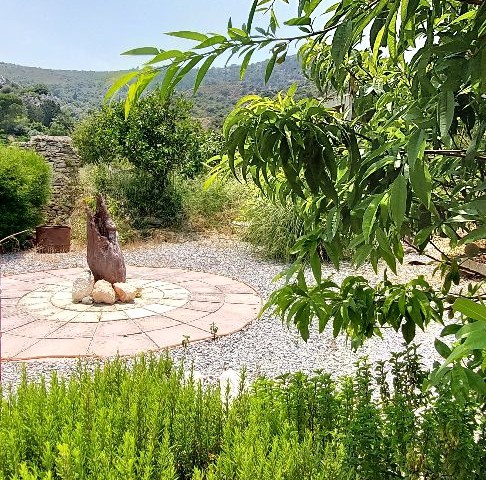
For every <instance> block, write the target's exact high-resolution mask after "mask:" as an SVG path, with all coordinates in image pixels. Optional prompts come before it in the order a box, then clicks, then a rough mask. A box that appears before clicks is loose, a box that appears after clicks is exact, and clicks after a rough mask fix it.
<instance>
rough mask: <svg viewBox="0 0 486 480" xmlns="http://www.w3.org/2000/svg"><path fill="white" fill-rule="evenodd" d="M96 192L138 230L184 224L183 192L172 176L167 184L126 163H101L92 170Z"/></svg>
mask: <svg viewBox="0 0 486 480" xmlns="http://www.w3.org/2000/svg"><path fill="white" fill-rule="evenodd" d="M92 181H93V184H94V190H95V193H102V194H104V195H106V197H107V198H108V199H109V200H108V203H109V204H112V210H114V211H116V216H117V217H124V219H125V222H128V224H129V225H130V226H131V227H132V228H134V229H143V228H146V227H148V226H150V225H151V226H158V227H168V226H177V225H180V224H181V221H182V219H183V217H184V213H183V209H182V198H181V193H180V192H179V191H178V189H177V187H176V186H174V185H173V182H172V180H171V179H170V180H169V181H168V182H166V184H163V183H161V182H160V181H159V179H158V178H156V177H154V176H153V175H151V174H150V173H147V172H145V171H143V170H141V169H139V168H134V167H133V166H132V165H130V164H127V163H126V162H125V163H123V162H116V163H115V164H111V165H105V164H102V165H98V166H96V167H95V168H94V169H93V171H92Z"/></svg>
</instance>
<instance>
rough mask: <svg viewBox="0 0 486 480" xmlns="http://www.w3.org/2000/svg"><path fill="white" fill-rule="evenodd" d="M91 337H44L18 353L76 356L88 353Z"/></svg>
mask: <svg viewBox="0 0 486 480" xmlns="http://www.w3.org/2000/svg"><path fill="white" fill-rule="evenodd" d="M90 343H91V338H84V337H77V338H44V339H42V340H40V341H38V342H37V343H35V344H34V345H32V346H31V347H29V348H27V349H25V350H24V351H22V352H21V353H20V354H19V357H20V358H24V359H26V358H38V357H50V358H52V357H78V356H84V355H86V354H87V353H88V347H89V345H90Z"/></svg>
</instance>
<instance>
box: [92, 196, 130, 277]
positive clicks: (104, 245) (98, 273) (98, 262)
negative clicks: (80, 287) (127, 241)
mask: <svg viewBox="0 0 486 480" xmlns="http://www.w3.org/2000/svg"><path fill="white" fill-rule="evenodd" d="M87 215H88V222H87V234H88V235H87V236H88V251H87V257H88V265H89V268H90V270H91V272H93V276H94V279H95V281H98V280H106V281H107V282H109V283H111V284H113V283H123V282H125V281H126V277H127V273H126V267H125V261H124V260H123V255H122V252H121V249H120V245H119V244H118V238H117V234H116V227H115V224H114V223H113V220H112V219H111V218H110V215H109V214H108V210H107V209H106V203H105V200H104V198H103V196H102V195H98V197H97V199H96V213H95V214H94V215H93V212H91V210H89V209H88V211H87Z"/></svg>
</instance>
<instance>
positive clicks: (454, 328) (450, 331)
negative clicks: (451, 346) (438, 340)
mask: <svg viewBox="0 0 486 480" xmlns="http://www.w3.org/2000/svg"><path fill="white" fill-rule="evenodd" d="M460 329H461V325H458V324H457V323H453V324H451V325H446V326H445V327H444V328H443V329H442V331H441V332H440V336H441V337H446V336H447V335H455V334H456V333H457V332H458V330H460Z"/></svg>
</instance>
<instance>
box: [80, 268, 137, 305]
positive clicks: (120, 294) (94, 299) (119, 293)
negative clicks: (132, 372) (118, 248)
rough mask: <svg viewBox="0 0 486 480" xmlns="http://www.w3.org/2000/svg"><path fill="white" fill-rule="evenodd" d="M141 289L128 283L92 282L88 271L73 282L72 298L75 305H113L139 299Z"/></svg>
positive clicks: (92, 279)
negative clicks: (117, 302)
mask: <svg viewBox="0 0 486 480" xmlns="http://www.w3.org/2000/svg"><path fill="white" fill-rule="evenodd" d="M140 294H141V289H140V288H138V287H136V286H134V285H130V284H129V283H125V282H119V283H113V284H111V283H110V282H107V281H106V280H98V281H97V282H95V281H94V278H93V275H92V274H91V272H90V271H87V272H85V273H84V274H83V275H81V276H80V277H78V278H77V279H76V280H75V281H74V282H73V291H72V298H73V302H75V303H79V302H81V303H84V304H85V305H90V304H92V303H105V304H107V305H113V304H114V303H115V302H116V301H120V302H123V303H130V302H133V301H134V300H135V298H136V297H139V296H140Z"/></svg>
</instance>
